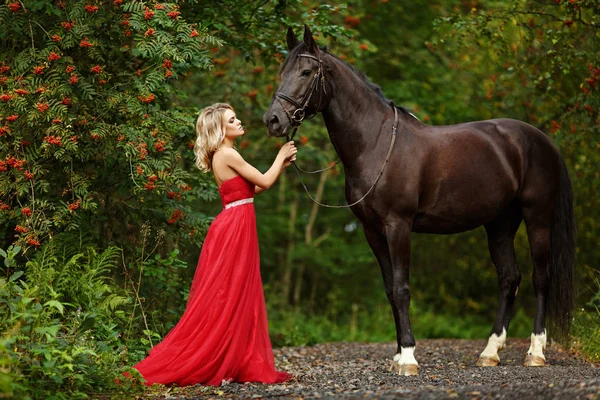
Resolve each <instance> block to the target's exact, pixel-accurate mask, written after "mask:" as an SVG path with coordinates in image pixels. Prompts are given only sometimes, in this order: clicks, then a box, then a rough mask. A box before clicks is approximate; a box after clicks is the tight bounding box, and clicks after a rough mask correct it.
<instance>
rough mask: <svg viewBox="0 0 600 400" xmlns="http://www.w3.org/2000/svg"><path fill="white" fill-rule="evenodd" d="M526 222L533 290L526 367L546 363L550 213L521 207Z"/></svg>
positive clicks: (539, 365)
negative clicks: (532, 319)
mask: <svg viewBox="0 0 600 400" xmlns="http://www.w3.org/2000/svg"><path fill="white" fill-rule="evenodd" d="M523 213H524V214H523V215H524V217H525V223H526V224H527V236H528V238H529V246H530V248H531V257H532V258H533V287H534V290H535V301H536V310H535V320H534V323H533V333H532V334H531V346H530V347H529V350H528V351H527V356H526V357H525V362H524V365H525V366H526V367H541V366H544V365H545V364H546V357H545V356H544V348H545V347H546V328H545V320H546V302H547V299H548V293H549V290H550V276H549V273H548V263H549V261H550V250H551V247H550V246H551V244H550V229H551V213H548V212H546V213H541V212H539V211H538V212H535V210H531V209H530V210H527V209H524V210H523Z"/></svg>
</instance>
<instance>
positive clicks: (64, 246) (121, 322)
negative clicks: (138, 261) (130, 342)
mask: <svg viewBox="0 0 600 400" xmlns="http://www.w3.org/2000/svg"><path fill="white" fill-rule="evenodd" d="M65 239H66V238H62V239H59V241H57V240H56V239H54V240H52V241H50V242H48V243H47V244H46V245H44V246H42V247H41V248H40V250H39V251H38V252H37V253H36V255H35V257H34V258H33V259H32V260H30V261H29V262H27V263H26V265H25V266H22V265H18V264H16V263H15V260H14V255H15V254H16V253H18V252H19V249H18V248H13V247H11V248H9V249H8V251H7V252H5V251H3V250H0V255H2V257H4V259H5V261H4V264H5V267H4V268H2V272H3V274H6V276H7V278H6V277H2V278H0V301H1V302H2V303H3V304H5V305H6V307H1V308H0V319H1V320H2V321H3V322H2V330H3V332H4V334H3V337H2V340H1V342H0V349H2V352H1V353H0V360H1V361H2V365H3V368H4V370H5V371H6V372H7V374H6V375H5V377H4V378H3V380H2V381H0V385H1V386H2V389H3V393H5V394H8V395H12V396H14V397H15V398H45V399H71V398H84V397H87V394H86V393H88V392H90V391H91V390H94V391H103V390H107V389H109V388H110V389H112V390H120V391H131V390H137V389H135V386H134V387H131V386H130V385H129V386H128V385H121V386H116V384H115V383H114V382H115V379H116V378H117V377H118V376H119V375H120V373H121V372H122V371H121V369H120V368H115V366H116V365H120V364H124V363H126V362H127V358H126V347H125V346H124V343H123V342H122V339H121V333H122V331H123V328H124V326H125V325H126V322H127V319H128V315H127V313H126V311H125V310H126V309H127V307H128V305H129V304H130V303H131V300H132V299H131V297H130V296H129V294H128V293H126V292H124V291H123V290H122V289H120V288H119V287H118V286H116V285H115V284H114V282H113V279H112V278H111V275H113V274H114V271H115V269H116V268H117V266H118V263H119V258H120V255H121V254H120V253H121V251H120V250H119V249H117V248H114V247H109V248H107V249H106V250H104V251H103V252H101V253H98V252H96V251H95V250H94V249H93V248H91V247H88V248H86V249H79V248H76V247H73V246H72V245H71V244H70V243H69V241H67V240H65ZM63 240H64V241H63ZM9 267H10V268H9ZM9 270H12V271H15V270H16V272H13V273H11V274H10V275H8V273H9Z"/></svg>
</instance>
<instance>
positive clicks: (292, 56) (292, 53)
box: [279, 42, 416, 118]
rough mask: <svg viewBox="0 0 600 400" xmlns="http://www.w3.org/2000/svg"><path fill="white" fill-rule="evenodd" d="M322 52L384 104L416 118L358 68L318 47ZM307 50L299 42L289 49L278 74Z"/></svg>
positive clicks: (325, 48)
mask: <svg viewBox="0 0 600 400" xmlns="http://www.w3.org/2000/svg"><path fill="white" fill-rule="evenodd" d="M319 49H320V50H321V51H322V52H324V53H325V54H328V55H330V56H332V57H333V58H335V59H336V60H338V61H339V62H341V63H342V64H343V65H345V66H346V67H348V69H350V71H351V72H352V73H353V74H354V75H355V76H356V77H357V78H359V79H360V80H361V81H362V82H363V83H364V84H365V86H367V88H369V89H370V90H372V91H373V92H375V93H376V94H377V96H378V97H379V98H380V99H381V100H382V101H383V102H385V103H388V104H391V105H392V106H394V107H396V108H397V109H398V110H399V111H401V112H403V113H405V114H408V115H410V116H412V117H414V118H416V117H415V116H414V114H413V113H412V112H411V110H409V109H408V108H406V107H402V106H397V105H396V104H394V102H393V101H392V100H390V99H388V98H387V97H385V95H384V94H383V91H382V90H381V86H379V85H377V84H375V83H373V82H371V81H370V80H369V78H368V77H367V75H365V73H364V72H362V71H361V70H359V69H358V68H356V67H355V66H354V65H351V64H349V63H347V62H346V61H344V60H342V59H341V58H339V57H338V56H336V55H335V54H331V53H330V52H329V51H328V50H327V47H320V48H319ZM306 50H307V48H306V44H305V43H304V42H300V44H298V46H296V47H294V48H293V49H291V50H290V51H289V53H288V56H287V57H286V59H285V60H284V62H283V64H282V65H281V68H280V69H279V73H281V71H283V70H284V69H285V68H286V67H287V66H288V64H289V63H290V60H293V59H296V57H297V56H298V54H302V53H304V52H305V51H306Z"/></svg>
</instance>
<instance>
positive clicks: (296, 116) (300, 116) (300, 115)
mask: <svg viewBox="0 0 600 400" xmlns="http://www.w3.org/2000/svg"><path fill="white" fill-rule="evenodd" d="M305 115H306V114H305V113H304V110H303V109H301V108H298V109H297V110H296V111H294V113H293V114H292V119H293V120H294V122H296V123H300V122H302V121H303V120H304V117H305Z"/></svg>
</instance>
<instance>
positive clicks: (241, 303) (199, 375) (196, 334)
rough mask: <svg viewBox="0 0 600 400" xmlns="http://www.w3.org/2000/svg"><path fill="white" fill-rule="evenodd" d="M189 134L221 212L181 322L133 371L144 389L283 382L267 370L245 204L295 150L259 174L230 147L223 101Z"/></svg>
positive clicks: (234, 131) (237, 127) (288, 146)
mask: <svg viewBox="0 0 600 400" xmlns="http://www.w3.org/2000/svg"><path fill="white" fill-rule="evenodd" d="M196 132H197V135H198V136H197V139H196V145H195V147H194V153H195V154H196V166H197V167H198V168H200V169H201V170H202V171H204V172H208V171H212V173H213V174H214V177H215V180H216V182H217V184H218V185H219V193H220V195H221V200H222V203H223V211H222V212H221V213H220V214H219V215H217V217H216V218H215V220H214V221H213V222H212V224H211V226H210V228H209V230H208V234H207V236H206V239H205V241H204V244H203V246H202V252H201V254H200V260H199V261H198V266H197V269H196V273H195V275H194V280H193V282H192V287H191V289H190V294H189V298H188V302H187V305H186V309H185V312H184V313H183V316H182V317H181V320H180V321H179V322H178V323H177V325H176V326H175V327H174V328H173V329H172V330H171V331H170V332H169V333H168V335H167V336H166V337H165V338H164V340H163V341H162V342H161V343H160V344H158V345H157V346H155V347H154V348H153V349H152V350H151V351H150V354H149V356H148V357H147V358H145V359H144V360H142V361H141V362H140V363H138V364H137V365H135V368H136V369H137V370H138V371H139V372H140V373H141V375H142V376H143V377H144V379H145V381H146V382H145V383H146V384H147V385H151V384H153V383H162V384H170V383H174V384H176V385H179V386H187V385H195V384H204V385H220V384H221V383H222V382H223V381H224V380H225V381H235V382H265V383H277V382H284V381H286V380H288V379H290V378H291V376H290V375H289V374H287V373H285V372H278V371H276V370H275V364H274V360H273V351H272V349H271V341H270V340H269V332H268V326H267V313H266V308H265V300H264V294H263V288H262V281H261V277H260V260H259V252H258V238H257V234H256V217H255V214H254V205H253V204H252V203H253V201H254V194H255V193H259V192H261V191H263V190H266V189H269V188H270V187H271V185H272V184H273V183H275V181H276V180H277V178H278V177H279V175H281V173H282V172H283V170H284V169H285V168H286V167H288V166H289V165H290V164H291V162H292V161H294V160H295V157H296V151H297V150H296V147H295V146H294V143H293V142H288V143H285V144H284V145H283V146H282V147H281V149H280V150H279V154H277V157H276V158H275V161H274V162H273V165H272V166H271V168H269V170H268V171H267V172H265V173H264V174H263V173H261V172H260V171H258V170H257V169H256V168H254V167H253V166H252V165H250V164H248V163H247V162H246V161H245V160H244V159H243V158H242V156H241V155H240V154H239V153H238V152H237V151H236V150H235V148H234V143H235V140H236V139H237V138H238V137H240V136H243V135H244V133H245V132H244V128H243V127H242V124H241V122H240V120H239V119H238V118H237V117H236V115H235V111H234V110H233V108H232V107H231V106H230V105H228V104H224V103H217V104H213V105H212V106H209V107H206V108H205V109H204V110H202V112H201V114H200V116H199V118H198V121H197V123H196Z"/></svg>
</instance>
